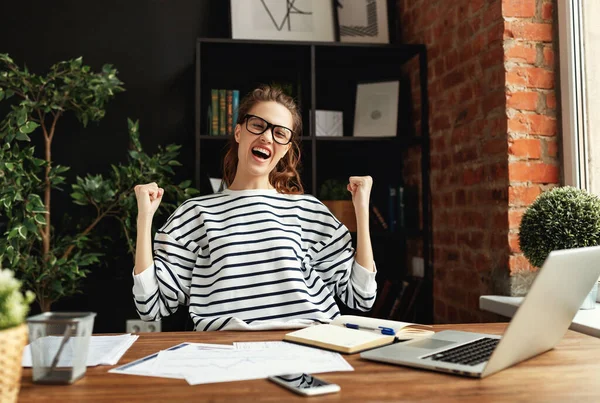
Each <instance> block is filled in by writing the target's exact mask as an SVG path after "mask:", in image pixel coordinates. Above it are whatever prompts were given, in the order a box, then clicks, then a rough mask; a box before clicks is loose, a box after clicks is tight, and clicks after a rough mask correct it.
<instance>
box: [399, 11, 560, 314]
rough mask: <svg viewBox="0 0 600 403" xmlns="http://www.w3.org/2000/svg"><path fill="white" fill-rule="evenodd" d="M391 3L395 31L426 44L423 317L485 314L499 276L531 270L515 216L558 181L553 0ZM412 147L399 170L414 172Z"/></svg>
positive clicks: (505, 287)
mask: <svg viewBox="0 0 600 403" xmlns="http://www.w3.org/2000/svg"><path fill="white" fill-rule="evenodd" d="M397 5H398V11H399V13H400V23H401V36H402V41H403V42H404V43H425V44H426V45H427V51H428V70H429V71H428V86H429V88H428V89H429V106H430V122H429V123H430V139H431V189H432V214H433V217H432V221H433V223H432V225H433V254H434V285H433V286H434V320H435V321H436V322H474V321H482V320H489V319H490V318H491V317H492V316H490V315H488V314H486V313H483V312H480V311H479V308H478V298H479V296H480V295H482V294H489V293H508V292H509V291H510V290H509V288H510V279H509V278H508V277H509V274H511V273H515V272H517V271H518V270H523V269H525V270H529V269H530V267H529V266H528V265H527V262H526V260H525V259H524V258H523V256H522V254H521V253H520V250H519V248H518V234H517V229H518V225H519V222H520V219H521V216H522V213H523V211H524V209H525V207H526V206H527V205H528V204H530V203H531V201H532V200H533V199H534V198H535V197H536V196H537V195H538V194H539V193H540V192H541V191H542V190H544V189H545V188H547V187H548V186H551V185H552V184H555V183H557V182H558V180H559V179H558V177H559V169H558V163H557V149H558V147H557V124H556V117H555V113H556V96H555V93H554V86H555V76H554V69H553V66H554V46H553V42H552V39H553V29H554V25H553V22H552V21H553V20H554V17H553V8H554V7H553V2H552V1H551V0H504V1H501V0H487V1H486V0H399V1H398V3H397ZM411 67H413V66H411ZM407 71H411V70H407ZM414 71H415V73H413V74H414V75H413V76H412V77H411V81H412V82H413V83H417V82H418V81H417V76H416V74H417V73H416V69H414ZM415 86H416V85H413V93H415V91H414V87H415ZM414 104H415V105H418V98H417V97H416V93H415V97H414ZM415 116H418V114H416V115H415ZM418 124H419V122H417V125H418ZM414 154H415V153H408V155H407V158H406V161H407V162H406V169H405V171H406V172H408V173H411V172H418V170H417V169H415V165H416V164H418V163H419V161H418V160H415V159H414V157H410V155H414ZM408 181H409V182H411V181H414V182H416V181H417V179H416V177H412V178H408Z"/></svg>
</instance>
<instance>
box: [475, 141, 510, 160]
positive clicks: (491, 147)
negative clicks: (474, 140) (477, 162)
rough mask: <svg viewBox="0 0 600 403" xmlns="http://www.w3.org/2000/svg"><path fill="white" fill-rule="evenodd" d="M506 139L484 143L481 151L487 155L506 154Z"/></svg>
mask: <svg viewBox="0 0 600 403" xmlns="http://www.w3.org/2000/svg"><path fill="white" fill-rule="evenodd" d="M506 149H507V145H506V139H502V138H499V139H492V140H488V141H486V142H485V143H483V146H482V148H481V151H482V152H483V153H484V154H485V155H486V156H489V155H496V154H506Z"/></svg>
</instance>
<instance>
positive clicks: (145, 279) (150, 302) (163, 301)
mask: <svg viewBox="0 0 600 403" xmlns="http://www.w3.org/2000/svg"><path fill="white" fill-rule="evenodd" d="M153 247H154V264H153V265H152V266H150V267H149V268H148V269H146V270H144V271H143V272H142V273H140V274H138V275H134V276H133V277H134V287H133V296H134V301H135V307H136V309H137V311H138V314H139V316H140V318H141V319H144V320H157V319H160V318H161V317H164V316H168V315H170V314H172V313H174V312H175V311H176V310H177V308H178V307H179V305H189V301H190V283H191V280H192V271H193V269H194V264H195V263H196V257H197V255H196V254H195V253H194V252H192V251H190V250H189V249H188V248H186V247H185V246H184V244H182V243H181V242H180V241H178V240H176V239H175V238H173V237H172V236H171V235H169V234H167V233H165V232H160V231H159V232H158V233H157V234H156V236H155V238H154V245H153ZM188 247H189V245H188Z"/></svg>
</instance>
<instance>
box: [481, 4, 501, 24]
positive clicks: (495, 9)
mask: <svg viewBox="0 0 600 403" xmlns="http://www.w3.org/2000/svg"><path fill="white" fill-rule="evenodd" d="M488 4H489V6H488V7H487V8H486V9H485V10H484V12H483V26H484V27H490V26H492V25H493V24H494V23H495V22H497V21H503V18H502V4H501V2H500V1H492V2H488Z"/></svg>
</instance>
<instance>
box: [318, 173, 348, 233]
mask: <svg viewBox="0 0 600 403" xmlns="http://www.w3.org/2000/svg"><path fill="white" fill-rule="evenodd" d="M319 199H320V200H321V202H323V204H324V205H326V206H327V208H328V209H329V211H331V213H332V214H333V215H334V216H335V217H336V218H337V219H338V220H340V222H341V223H342V224H344V225H345V226H346V228H348V231H350V232H356V214H355V213H354V205H353V204H352V194H351V193H350V192H349V191H348V189H347V184H346V182H343V181H341V180H337V179H327V180H326V181H325V182H323V184H322V185H321V188H320V192H319Z"/></svg>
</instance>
